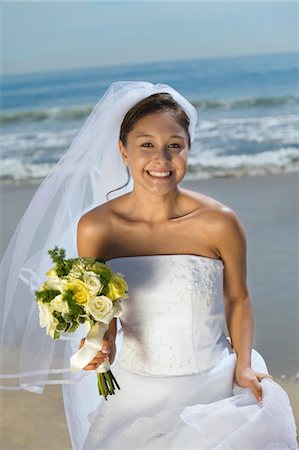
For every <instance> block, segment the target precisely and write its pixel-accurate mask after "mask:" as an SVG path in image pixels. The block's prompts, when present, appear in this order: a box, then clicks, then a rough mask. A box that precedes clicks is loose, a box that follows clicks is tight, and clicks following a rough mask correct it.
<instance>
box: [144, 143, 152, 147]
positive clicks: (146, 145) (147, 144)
mask: <svg viewBox="0 0 299 450" xmlns="http://www.w3.org/2000/svg"><path fill="white" fill-rule="evenodd" d="M150 145H152V144H151V143H150V142H145V143H144V144H141V147H149V146H150Z"/></svg>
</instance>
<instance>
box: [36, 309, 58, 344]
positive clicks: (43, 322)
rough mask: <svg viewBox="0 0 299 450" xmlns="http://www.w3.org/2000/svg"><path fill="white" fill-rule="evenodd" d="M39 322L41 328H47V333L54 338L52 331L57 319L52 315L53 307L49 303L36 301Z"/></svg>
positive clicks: (54, 328)
mask: <svg viewBox="0 0 299 450" xmlns="http://www.w3.org/2000/svg"><path fill="white" fill-rule="evenodd" d="M38 307H39V324H40V326H41V327H42V328H44V327H46V328H47V334H49V335H50V336H51V337H52V338H54V332H55V330H56V327H57V325H58V323H59V322H58V320H57V319H56V318H55V317H54V316H53V314H52V312H53V308H52V306H51V304H50V303H42V302H38Z"/></svg>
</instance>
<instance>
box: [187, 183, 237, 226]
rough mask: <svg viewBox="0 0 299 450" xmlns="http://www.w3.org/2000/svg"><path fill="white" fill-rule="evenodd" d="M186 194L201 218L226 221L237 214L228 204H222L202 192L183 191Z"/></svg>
mask: <svg viewBox="0 0 299 450" xmlns="http://www.w3.org/2000/svg"><path fill="white" fill-rule="evenodd" d="M183 192H184V194H185V195H186V196H187V198H189V199H190V200H191V201H193V203H194V210H195V211H198V213H200V217H201V218H206V219H207V220H208V219H209V218H214V219H217V218H218V219H219V220H221V219H222V218H223V219H224V220H225V218H226V217H229V216H233V215H234V214H235V213H234V211H233V210H232V208H230V207H229V206H227V205H226V204H224V203H222V202H220V201H219V200H217V199H215V198H213V197H210V196H208V195H206V194H202V193H201V192H195V191H191V190H189V189H184V190H183Z"/></svg>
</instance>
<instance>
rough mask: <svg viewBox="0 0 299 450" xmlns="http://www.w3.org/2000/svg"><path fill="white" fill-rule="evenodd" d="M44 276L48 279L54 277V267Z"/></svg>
mask: <svg viewBox="0 0 299 450" xmlns="http://www.w3.org/2000/svg"><path fill="white" fill-rule="evenodd" d="M46 275H47V277H49V278H52V277H56V276H57V273H56V269H55V267H52V269H50V270H48V272H46Z"/></svg>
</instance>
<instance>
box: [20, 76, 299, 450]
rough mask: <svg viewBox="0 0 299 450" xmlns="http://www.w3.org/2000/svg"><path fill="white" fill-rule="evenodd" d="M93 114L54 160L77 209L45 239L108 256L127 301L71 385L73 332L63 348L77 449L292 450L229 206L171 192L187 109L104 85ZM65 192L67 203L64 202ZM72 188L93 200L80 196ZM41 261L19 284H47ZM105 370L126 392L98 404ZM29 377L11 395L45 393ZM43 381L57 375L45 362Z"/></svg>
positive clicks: (163, 93)
mask: <svg viewBox="0 0 299 450" xmlns="http://www.w3.org/2000/svg"><path fill="white" fill-rule="evenodd" d="M97 106H98V107H97V109H95V110H94V111H93V113H92V114H91V116H90V118H89V119H88V120H87V122H86V124H85V126H84V127H83V129H82V132H81V134H79V135H78V137H77V138H76V140H75V141H74V144H73V158H72V160H70V159H69V160H68V158H67V156H66V158H65V160H64V161H63V163H65V164H64V166H63V168H64V169H66V168H68V169H67V170H69V168H70V166H71V167H72V170H73V172H67V173H65V172H64V179H69V180H71V181H72V184H69V185H67V187H68V189H66V186H64V187H63V189H62V192H63V193H64V194H65V195H64V198H67V200H68V202H69V203H68V206H71V208H69V210H70V209H71V211H75V213H74V214H73V216H72V230H73V231H72V233H66V231H65V230H66V228H65V225H66V223H67V222H66V221H65V222H64V229H63V228H61V233H59V234H57V227H56V234H54V235H53V237H52V236H51V238H53V239H52V240H53V242H54V241H55V244H56V243H57V242H60V243H61V246H64V247H65V248H67V249H68V250H69V251H67V256H69V253H70V252H73V253H74V252H75V251H77V252H78V254H79V255H80V256H82V257H99V256H101V257H103V258H104V259H105V260H106V263H107V264H108V265H110V266H111V268H112V269H113V270H115V271H117V272H120V273H122V274H123V275H124V276H125V279H126V280H127V283H128V286H129V298H128V299H126V300H124V301H123V302H122V307H123V311H122V315H121V316H120V319H119V322H118V321H117V319H116V318H114V319H113V320H112V322H111V323H110V326H109V329H108V330H107V332H106V334H105V336H104V343H103V346H102V348H101V351H99V352H98V354H97V355H96V357H95V358H94V359H93V360H92V361H90V363H89V364H88V365H87V366H85V367H84V374H83V376H81V377H79V378H78V377H76V376H75V375H73V374H70V373H69V372H68V370H67V367H68V362H69V358H70V356H71V354H72V353H73V352H74V350H75V349H76V346H78V343H79V342H80V346H83V345H84V337H83V334H82V331H81V334H80V332H78V333H76V335H75V337H74V339H73V340H70V341H66V344H65V350H64V353H65V359H64V361H65V363H64V368H62V369H61V370H60V371H61V373H64V376H63V378H64V379H63V380H60V382H61V383H64V384H63V396H64V405H65V412H66V417H67V421H68V427H69V432H70V437H71V441H72V446H73V448H74V449H78V450H79V449H80V450H81V449H86V450H87V449H116V448H117V449H198V450H199V449H205V450H207V449H215V450H216V449H217V450H218V449H223V450H224V449H225V450H227V449H240V450H241V449H246V450H257V449H265V450H272V449H273V450H274V449H275V450H278V449H279V450H282V449H296V448H298V446H297V441H296V428H295V421H294V416H293V412H292V409H291V406H290V402H289V399H288V396H287V394H286V392H285V391H284V390H283V389H282V387H281V386H280V385H279V384H278V383H276V382H274V381H273V379H272V376H271V375H270V374H269V372H268V369H267V366H266V363H265V361H264V359H263V357H262V355H261V354H260V353H258V352H257V351H256V350H255V349H253V348H252V343H253V324H254V317H253V306H252V300H251V298H250V294H249V292H248V287H247V281H246V270H247V262H246V257H247V256H246V233H245V230H244V227H243V226H242V224H241V222H240V220H239V219H238V217H237V214H236V213H235V211H233V210H232V209H231V208H230V207H228V206H227V205H225V204H223V203H221V202H220V201H218V200H216V199H214V198H211V197H209V196H207V195H204V194H202V193H198V192H193V191H190V190H188V189H183V188H182V187H180V182H181V181H182V180H183V178H184V175H185V173H186V170H187V166H188V155H189V152H190V147H191V144H192V142H193V140H194V132H195V125H196V119H197V117H196V111H195V109H194V107H193V106H192V105H191V104H190V103H189V102H188V101H187V100H186V99H185V98H184V97H182V96H181V95H180V94H179V93H178V92H176V91H175V90H174V89H172V88H170V87H169V86H167V85H161V84H158V85H152V84H151V83H147V82H119V83H113V84H112V85H111V87H110V88H109V90H108V91H107V92H106V93H105V95H104V96H103V98H102V100H101V101H100V102H99V104H98V105H97ZM98 122H101V127H102V128H101V129H100V131H101V134H100V133H98V132H99V130H97V129H96V126H97V123H98ZM87 131H89V133H87ZM92 133H93V134H92ZM97 133H98V134H97ZM84 139H85V141H84ZM83 142H84V145H83ZM116 144H117V147H116ZM71 150H72V147H71V149H70V151H71ZM75 152H76V155H77V158H78V159H77V160H76V163H77V165H76V164H75V156H74V155H75ZM84 152H85V153H84ZM101 152H102V153H101ZM79 153H80V156H79ZM70 154H71V153H70ZM80 158H83V159H81V162H80ZM62 160H63V158H62ZM67 163H68V165H67ZM70 163H71V164H70ZM81 163H82V164H81ZM85 163H86V165H85ZM80 164H81V165H80ZM80 168H81V169H82V172H81V173H80ZM88 168H89V175H88V176H89V177H90V179H91V180H92V182H90V186H91V187H92V189H90V191H92V196H90V198H89V201H86V200H87V195H86V194H85V197H84V201H83V200H82V195H83V194H82V192H81V193H80V183H79V181H82V180H83V179H84V174H85V175H86V174H87V170H88ZM60 169H61V170H62V167H60ZM123 169H125V171H126V173H127V175H128V181H127V183H126V184H125V185H124V186H121V187H118V189H121V188H122V189H123V188H126V191H125V193H123V195H120V194H119V196H118V197H116V198H114V199H112V200H108V198H107V195H106V194H108V191H109V189H110V188H111V187H112V189H111V190H110V191H109V193H111V192H115V191H117V190H118V189H117V185H116V184H115V182H116V181H118V184H119V180H121V178H122V176H121V175H122V173H123ZM58 172H59V163H58V165H57V174H58ZM62 173H63V172H62V171H61V172H60V175H61V174H62ZM54 175H55V172H54ZM57 180H59V178H57ZM60 180H61V179H60ZM46 181H47V180H46ZM109 181H110V183H109ZM111 182H112V183H111ZM113 183H114V184H113ZM90 186H89V187H90ZM71 188H73V193H74V192H76V195H77V197H76V199H75V197H72V200H71V199H70V198H69V197H68V193H69V192H71V191H72V189H71ZM84 188H85V191H84ZM81 190H83V191H84V192H85V193H86V192H87V191H88V189H87V187H86V185H83V187H82V185H81ZM41 191H42V190H41ZM47 192H48V193H49V190H48V191H47ZM104 194H105V199H104V198H103V196H104ZM57 201H58V200H56V202H57ZM76 201H77V202H79V203H80V202H81V203H80V208H77V209H76V207H75V202H76ZM79 212H81V213H80V214H79ZM82 212H84V213H83V214H82ZM45 215H46V213H45ZM57 217H58V216H55V218H57ZM66 217H68V216H67V215H66ZM74 217H76V218H77V221H75V220H74ZM65 220H67V219H65ZM68 220H69V219H68ZM60 222H63V219H62V218H61V216H60ZM60 222H59V223H60ZM74 222H76V223H77V227H76V229H75V233H74V227H73V224H74ZM57 223H58V222H57ZM53 228H54V226H53ZM70 234H72V241H71V238H70ZM50 235H51V233H50ZM60 235H61V236H62V237H61V240H60V241H59V239H58V236H60ZM48 236H49V235H48ZM74 236H75V238H76V242H75V244H74ZM55 239H56V240H55ZM62 244H63V245H62ZM74 245H76V248H75V247H74ZM46 247H47V248H49V240H48V241H47V246H46ZM43 248H45V246H44V247H43ZM41 258H43V261H44V260H45V254H44V253H43V256H42V253H40V254H39V262H42V259H41ZM37 260H38V258H31V259H29V258H28V255H27V260H26V259H24V263H23V265H22V270H23V275H22V278H21V279H22V281H25V282H27V283H28V284H30V283H31V284H32V283H33V282H34V277H35V278H38V277H40V276H42V273H43V272H38V270H40V267H39V268H38V267H37ZM44 262H45V261H44ZM41 266H43V264H41ZM26 270H27V271H29V272H30V273H31V275H32V277H31V278H30V280H27V279H26V278H25V276H24V271H26ZM35 333H38V331H37V329H36V331H35ZM226 334H228V335H229V336H226ZM23 344H24V340H23ZM45 346H46V344H45V341H43V343H42V344H39V347H40V350H41V349H45V348H46V347H45ZM107 358H108V359H109V362H110V364H111V366H112V367H111V369H112V371H113V373H114V375H115V377H116V379H117V381H118V383H119V385H120V387H121V390H120V391H118V390H117V391H116V395H115V396H109V397H108V401H107V402H103V399H99V396H98V395H97V392H96V391H95V383H94V377H93V375H94V370H95V369H96V368H97V367H98V366H99V365H100V364H101V363H102V362H103V361H105V359H107ZM31 361H32V359H31ZM48 364H50V362H49V363H48ZM32 369H38V367H37V362H36V363H35V367H31V370H30V377H31V379H32V380H33V381H32V383H31V384H30V383H27V384H26V383H25V384H24V382H20V388H23V389H24V388H25V389H26V388H27V390H30V389H31V390H33V391H34V389H35V388H37V385H39V386H41V385H44V384H46V382H45V380H44V378H43V379H42V380H41V379H39V380H38V376H39V375H38V370H36V372H34V370H32ZM43 370H44V374H47V375H51V374H52V373H54V370H56V372H59V369H51V368H50V367H49V365H48V366H46V363H44V366H43ZM50 382H51V381H50ZM53 382H54V381H53ZM22 385H23V386H22ZM29 385H30V386H31V388H30V387H29Z"/></svg>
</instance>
